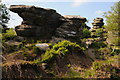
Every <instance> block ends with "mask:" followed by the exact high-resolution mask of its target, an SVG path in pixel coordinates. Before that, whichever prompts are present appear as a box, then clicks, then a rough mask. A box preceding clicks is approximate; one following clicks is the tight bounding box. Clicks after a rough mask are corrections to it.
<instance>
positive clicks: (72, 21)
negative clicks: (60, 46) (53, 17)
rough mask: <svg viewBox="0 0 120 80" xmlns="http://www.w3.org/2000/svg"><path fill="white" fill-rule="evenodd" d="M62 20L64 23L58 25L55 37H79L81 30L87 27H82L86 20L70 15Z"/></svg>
mask: <svg viewBox="0 0 120 80" xmlns="http://www.w3.org/2000/svg"><path fill="white" fill-rule="evenodd" d="M64 18H65V22H64V23H63V24H62V25H60V27H59V28H57V32H56V34H57V36H59V37H63V38H76V37H80V35H81V34H82V30H83V28H84V27H87V26H86V25H84V23H85V22H86V18H84V17H81V16H71V15H66V16H64Z"/></svg>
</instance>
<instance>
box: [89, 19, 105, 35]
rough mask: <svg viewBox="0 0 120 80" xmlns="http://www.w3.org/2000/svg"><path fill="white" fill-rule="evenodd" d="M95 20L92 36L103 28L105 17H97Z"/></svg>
mask: <svg viewBox="0 0 120 80" xmlns="http://www.w3.org/2000/svg"><path fill="white" fill-rule="evenodd" d="M93 21H94V22H93V23H92V25H93V27H92V29H91V32H92V33H91V34H92V36H95V33H96V31H97V29H100V28H103V27H102V26H103V25H104V22H103V18H99V17H98V18H96V19H94V20H93Z"/></svg>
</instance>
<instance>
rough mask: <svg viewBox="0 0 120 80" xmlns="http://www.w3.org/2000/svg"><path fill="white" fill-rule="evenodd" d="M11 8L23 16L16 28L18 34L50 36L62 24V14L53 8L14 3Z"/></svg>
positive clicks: (24, 35)
mask: <svg viewBox="0 0 120 80" xmlns="http://www.w3.org/2000/svg"><path fill="white" fill-rule="evenodd" d="M10 10H11V11H13V12H15V13H18V15H19V16H20V17H22V18H23V22H22V24H21V25H19V26H17V27H16V28H15V30H16V32H17V34H18V36H23V37H41V36H42V37H50V36H51V35H53V34H54V32H55V29H56V28H57V27H59V25H60V24H61V20H60V19H61V18H62V16H61V15H60V14H58V13H57V12H56V11H55V10H53V9H45V8H40V7H35V6H25V5H18V6H17V5H12V6H11V7H10Z"/></svg>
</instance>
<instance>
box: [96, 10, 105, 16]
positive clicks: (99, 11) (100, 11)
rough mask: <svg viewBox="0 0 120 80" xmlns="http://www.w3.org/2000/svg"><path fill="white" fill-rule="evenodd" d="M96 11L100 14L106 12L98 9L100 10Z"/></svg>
mask: <svg viewBox="0 0 120 80" xmlns="http://www.w3.org/2000/svg"><path fill="white" fill-rule="evenodd" d="M95 13H96V14H98V15H102V14H103V13H104V11H102V10H98V11H96V12H95Z"/></svg>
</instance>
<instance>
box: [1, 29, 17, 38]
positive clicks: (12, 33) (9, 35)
mask: <svg viewBox="0 0 120 80" xmlns="http://www.w3.org/2000/svg"><path fill="white" fill-rule="evenodd" d="M16 36H17V34H16V32H15V30H14V29H13V28H10V29H9V30H7V31H6V33H2V39H3V40H10V39H13V38H14V37H16Z"/></svg>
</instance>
